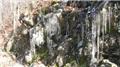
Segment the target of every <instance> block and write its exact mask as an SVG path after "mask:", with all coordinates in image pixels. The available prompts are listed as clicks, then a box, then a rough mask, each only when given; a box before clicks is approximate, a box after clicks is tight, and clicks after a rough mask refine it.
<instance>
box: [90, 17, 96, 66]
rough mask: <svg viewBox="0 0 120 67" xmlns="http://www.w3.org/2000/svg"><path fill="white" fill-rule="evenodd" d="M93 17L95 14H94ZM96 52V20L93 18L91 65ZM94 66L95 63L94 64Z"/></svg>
mask: <svg viewBox="0 0 120 67" xmlns="http://www.w3.org/2000/svg"><path fill="white" fill-rule="evenodd" d="M94 17H95V16H94ZM95 54H96V22H95V19H94V20H93V22H92V58H91V62H92V63H91V65H93V64H94V63H95V62H96V61H97V60H96V58H95ZM94 66H96V65H94Z"/></svg>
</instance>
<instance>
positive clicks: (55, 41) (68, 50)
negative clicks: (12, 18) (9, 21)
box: [6, 1, 120, 67]
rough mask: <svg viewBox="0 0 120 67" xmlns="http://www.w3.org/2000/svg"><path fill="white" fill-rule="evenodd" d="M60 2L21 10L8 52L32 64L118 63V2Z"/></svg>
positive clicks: (86, 66) (91, 66)
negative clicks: (18, 23)
mask: <svg viewBox="0 0 120 67" xmlns="http://www.w3.org/2000/svg"><path fill="white" fill-rule="evenodd" d="M61 4H63V5H64V2H52V3H51V4H50V5H51V6H50V7H45V8H39V5H38V7H36V8H33V10H31V11H27V12H30V13H22V14H21V15H20V17H19V21H20V23H21V26H20V27H18V28H17V30H16V34H14V36H13V37H12V39H11V40H10V42H8V45H9V44H10V45H12V48H11V46H9V47H6V49H7V51H9V50H10V48H11V50H10V51H11V52H12V53H13V54H14V55H15V56H16V60H17V61H18V62H19V63H21V64H24V63H27V64H30V66H31V67H45V66H47V65H48V66H52V65H53V66H54V65H56V66H58V67H64V66H66V67H67V66H68V67H81V66H82V67H104V66H108V67H109V66H110V65H111V66H115V67H117V65H118V66H119V65H120V63H119V60H116V59H120V58H119V56H120V53H119V47H120V45H119V44H120V39H119V37H120V35H119V32H118V29H119V28H117V27H118V26H119V25H118V24H119V19H118V17H119V15H120V13H119V10H118V9H119V7H116V6H119V3H118V2H117V3H115V2H114V3H112V2H106V1H105V2H81V1H80V2H77V1H75V2H74V1H68V2H67V3H66V2H65V4H66V5H64V6H60V5H61ZM111 8H112V9H111ZM35 9H37V10H36V11H34V10H35ZM39 9H40V10H39ZM41 9H42V10H41ZM114 11H115V12H114ZM116 13H118V15H116ZM116 17H117V18H116ZM36 60H37V62H36ZM40 60H41V62H39V61H40ZM113 62H114V63H113ZM44 64H45V65H44ZM15 65H19V66H21V65H20V64H18V63H16V64H15Z"/></svg>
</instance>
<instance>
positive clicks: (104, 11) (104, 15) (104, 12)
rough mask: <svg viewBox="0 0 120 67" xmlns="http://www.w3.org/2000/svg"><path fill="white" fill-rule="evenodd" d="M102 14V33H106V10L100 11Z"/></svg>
mask: <svg viewBox="0 0 120 67" xmlns="http://www.w3.org/2000/svg"><path fill="white" fill-rule="evenodd" d="M102 14H103V25H104V26H103V27H104V33H106V32H107V9H106V8H103V9H102Z"/></svg>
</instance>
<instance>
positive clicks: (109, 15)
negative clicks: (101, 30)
mask: <svg viewBox="0 0 120 67" xmlns="http://www.w3.org/2000/svg"><path fill="white" fill-rule="evenodd" d="M111 14H112V10H111V7H108V22H109V32H110V29H111Z"/></svg>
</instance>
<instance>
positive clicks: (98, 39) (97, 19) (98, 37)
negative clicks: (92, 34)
mask: <svg viewBox="0 0 120 67" xmlns="http://www.w3.org/2000/svg"><path fill="white" fill-rule="evenodd" d="M100 20H101V19H100V14H98V15H97V18H96V22H97V59H99V43H100Z"/></svg>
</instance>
